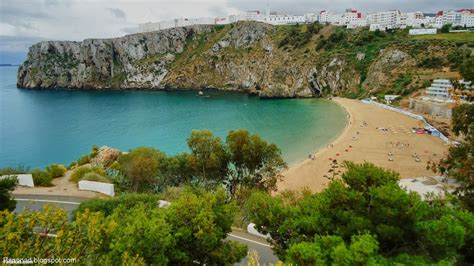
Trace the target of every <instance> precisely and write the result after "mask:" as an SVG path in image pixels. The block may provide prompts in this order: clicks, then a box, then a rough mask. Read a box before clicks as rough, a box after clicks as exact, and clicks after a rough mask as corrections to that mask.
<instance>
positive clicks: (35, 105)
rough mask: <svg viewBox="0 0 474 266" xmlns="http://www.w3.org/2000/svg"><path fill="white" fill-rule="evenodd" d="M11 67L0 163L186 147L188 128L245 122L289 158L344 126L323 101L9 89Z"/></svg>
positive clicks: (3, 99)
mask: <svg viewBox="0 0 474 266" xmlns="http://www.w3.org/2000/svg"><path fill="white" fill-rule="evenodd" d="M16 70H17V68H16V67H0V167H5V166H17V165H25V166H30V167H43V166H46V165H48V164H51V163H64V164H68V163H69V162H71V161H73V160H76V159H77V158H78V157H79V156H81V155H83V154H86V153H88V152H89V151H90V148H91V146H92V145H93V144H95V145H98V146H102V145H107V146H110V147H115V148H118V149H121V150H128V149H131V148H135V147H138V146H152V147H156V148H159V149H161V150H162V151H164V152H166V153H168V154H175V153H178V152H183V151H186V150H187V147H186V138H187V137H188V136H189V134H190V133H191V131H192V130H193V129H210V130H211V131H212V132H214V134H216V135H218V136H220V137H221V138H223V139H224V138H225V136H226V134H227V132H228V131H229V130H232V129H239V128H245V129H247V130H249V131H250V132H251V133H258V134H260V135H261V136H262V137H263V138H265V139H266V140H267V141H270V142H273V143H276V144H277V145H278V146H279V147H280V148H281V149H282V152H283V156H284V157H285V159H286V160H287V162H289V163H290V164H291V163H295V162H297V161H299V160H302V159H304V158H306V157H307V156H308V154H309V153H311V152H312V151H314V150H315V149H317V148H319V147H321V146H324V145H326V144H327V143H328V142H329V141H330V140H331V139H333V138H334V137H336V136H337V135H338V134H339V133H340V132H341V131H342V130H343V128H344V126H345V123H346V115H345V112H344V110H343V109H342V108H341V107H340V106H338V105H336V104H334V103H332V102H330V101H327V100H321V99H291V100H259V99H258V98H257V97H251V96H247V95H246V94H240V93H224V92H209V94H211V97H210V98H202V97H197V96H196V92H190V91H187V92H156V91H154V92H144V91H106V92H105V91H100V92H99V91H35V90H23V89H17V88H16V85H15V84H16Z"/></svg>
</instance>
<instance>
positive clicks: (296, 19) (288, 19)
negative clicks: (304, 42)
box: [265, 15, 306, 25]
mask: <svg viewBox="0 0 474 266" xmlns="http://www.w3.org/2000/svg"><path fill="white" fill-rule="evenodd" d="M265 22H267V23H269V24H272V25H288V24H301V23H305V22H306V17H305V16H295V15H270V16H269V17H268V18H267V19H266V20H265Z"/></svg>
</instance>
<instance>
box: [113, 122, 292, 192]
mask: <svg viewBox="0 0 474 266" xmlns="http://www.w3.org/2000/svg"><path fill="white" fill-rule="evenodd" d="M187 143H188V147H189V150H190V153H181V154H177V155H174V156H167V155H166V154H164V153H163V152H161V151H159V150H157V149H154V148H147V147H141V148H137V149H133V150H131V151H130V152H129V153H128V154H124V155H122V156H120V157H119V159H118V162H117V163H113V164H112V165H113V167H114V170H117V171H118V172H119V173H120V178H115V179H114V180H115V181H116V182H118V185H119V186H120V187H121V189H122V190H130V191H133V192H146V191H148V192H150V191H163V190H165V189H166V188H167V187H169V186H180V185H185V184H194V185H201V186H204V187H206V188H208V189H211V188H215V187H219V186H225V187H226V188H227V191H228V192H229V194H230V195H231V196H234V194H235V192H236V190H237V189H238V188H252V189H261V190H266V191H272V190H275V189H276V183H277V181H278V179H279V178H281V175H280V172H281V170H282V169H284V168H285V167H286V163H285V161H284V160H283V158H282V154H281V151H280V149H279V148H278V147H277V146H276V145H275V144H269V143H267V142H266V141H265V140H263V139H262V138H260V136H258V135H256V134H255V135H251V134H250V133H249V132H248V131H246V130H235V131H230V132H229V134H228V135H227V138H226V141H225V142H223V141H222V140H221V139H220V138H219V137H217V136H214V135H213V134H212V133H211V132H210V131H208V130H203V131H197V130H195V131H193V132H192V133H191V136H190V137H189V138H188V140H187ZM119 181H120V182H119Z"/></svg>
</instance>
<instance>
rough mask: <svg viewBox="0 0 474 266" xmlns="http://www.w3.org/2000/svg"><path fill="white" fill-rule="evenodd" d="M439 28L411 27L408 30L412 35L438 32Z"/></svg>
mask: <svg viewBox="0 0 474 266" xmlns="http://www.w3.org/2000/svg"><path fill="white" fill-rule="evenodd" d="M436 31H437V29H411V30H409V31H408V34H410V35H423V34H436Z"/></svg>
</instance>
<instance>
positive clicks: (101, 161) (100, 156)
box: [90, 146, 122, 167]
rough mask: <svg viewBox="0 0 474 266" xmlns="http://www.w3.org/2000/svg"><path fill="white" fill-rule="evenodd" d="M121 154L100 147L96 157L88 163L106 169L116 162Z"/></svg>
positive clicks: (114, 150) (105, 147)
mask: <svg viewBox="0 0 474 266" xmlns="http://www.w3.org/2000/svg"><path fill="white" fill-rule="evenodd" d="M121 154H122V152H121V151H120V150H117V149H113V148H110V147H107V146H102V147H100V148H99V149H98V151H97V154H96V156H94V157H93V158H92V159H91V161H90V163H91V165H95V166H101V167H107V166H109V165H110V164H112V163H113V162H114V161H116V160H117V158H118V157H119V156H120V155H121Z"/></svg>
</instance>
